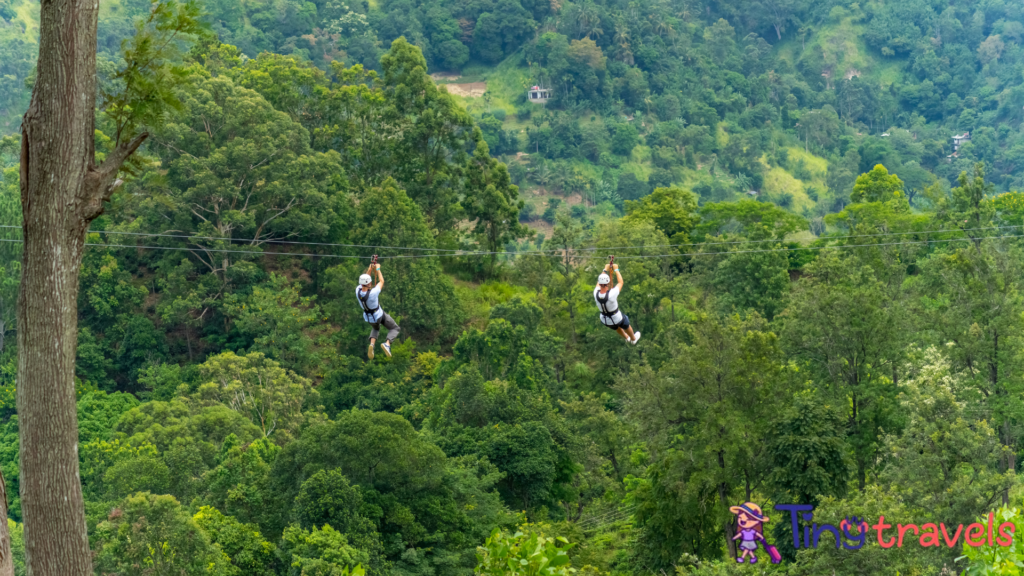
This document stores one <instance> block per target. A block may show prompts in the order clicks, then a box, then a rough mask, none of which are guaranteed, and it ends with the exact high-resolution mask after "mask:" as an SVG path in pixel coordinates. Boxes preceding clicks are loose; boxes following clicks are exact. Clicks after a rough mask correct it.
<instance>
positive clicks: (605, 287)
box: [594, 256, 640, 344]
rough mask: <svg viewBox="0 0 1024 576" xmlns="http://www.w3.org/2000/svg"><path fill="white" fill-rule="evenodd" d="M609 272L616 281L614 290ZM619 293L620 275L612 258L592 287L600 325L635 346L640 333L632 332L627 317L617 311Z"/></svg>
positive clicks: (620, 286) (620, 290) (620, 288)
mask: <svg viewBox="0 0 1024 576" xmlns="http://www.w3.org/2000/svg"><path fill="white" fill-rule="evenodd" d="M611 272H614V273H615V279H616V281H617V284H616V285H615V287H614V288H611V281H612V279H611V276H609V273H611ZM620 292H622V275H621V274H619V266H618V265H617V264H615V257H614V256H612V257H611V259H610V260H609V261H608V264H607V265H606V266H605V267H604V271H603V272H601V275H600V276H598V277H597V286H595V287H594V300H595V301H596V302H597V307H598V309H599V310H600V311H601V323H602V324H604V325H605V326H607V327H609V328H612V329H614V330H615V331H616V332H618V333H619V335H620V336H622V337H623V338H625V339H626V342H629V343H630V344H636V343H637V342H639V341H640V332H636V333H634V332H633V327H632V326H630V325H629V316H626V315H625V314H624V313H623V312H622V311H621V310H619V293H620Z"/></svg>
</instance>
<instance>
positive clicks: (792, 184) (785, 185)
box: [764, 166, 814, 213]
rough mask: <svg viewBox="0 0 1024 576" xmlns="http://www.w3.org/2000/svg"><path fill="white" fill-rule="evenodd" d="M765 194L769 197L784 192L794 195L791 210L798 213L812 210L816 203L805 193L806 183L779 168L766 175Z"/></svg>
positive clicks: (769, 171)
mask: <svg viewBox="0 0 1024 576" xmlns="http://www.w3.org/2000/svg"><path fill="white" fill-rule="evenodd" d="M764 192H765V193H767V194H769V195H776V194H781V193H782V192H788V193H789V194H792V195H793V205H792V207H791V209H792V210H793V211H794V212H797V213H799V212H800V211H802V210H803V209H804V208H807V209H810V208H811V207H812V206H814V202H813V201H811V198H810V197H809V196H808V195H807V192H806V191H805V186H804V183H803V182H802V181H800V180H797V179H796V178H794V177H793V175H792V174H790V173H789V172H786V170H784V169H783V168H781V167H778V166H776V167H775V168H772V169H770V170H768V172H767V173H766V174H765V177H764Z"/></svg>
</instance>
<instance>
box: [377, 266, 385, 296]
mask: <svg viewBox="0 0 1024 576" xmlns="http://www.w3.org/2000/svg"><path fill="white" fill-rule="evenodd" d="M376 266H377V280H378V282H377V289H378V290H383V289H384V274H382V273H381V271H380V264H377V265H376Z"/></svg>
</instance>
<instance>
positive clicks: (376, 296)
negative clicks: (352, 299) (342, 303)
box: [356, 286, 384, 324]
mask: <svg viewBox="0 0 1024 576" xmlns="http://www.w3.org/2000/svg"><path fill="white" fill-rule="evenodd" d="M362 296H363V289H362V287H361V286H356V299H358V300H359V308H360V309H362V310H363V320H365V321H367V322H369V323H371V324H376V323H378V322H380V319H381V318H382V317H383V316H384V310H382V309H381V307H380V288H377V287H376V286H374V287H373V288H371V289H370V294H369V295H367V296H366V303H365V304H364V303H363V298H362ZM363 306H366V308H363ZM374 308H376V309H377V311H376V312H374V313H373V314H367V313H366V310H373V309H374Z"/></svg>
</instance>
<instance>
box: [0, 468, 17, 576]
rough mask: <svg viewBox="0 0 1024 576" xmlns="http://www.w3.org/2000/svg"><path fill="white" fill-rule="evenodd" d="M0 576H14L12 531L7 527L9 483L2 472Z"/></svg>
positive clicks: (0, 485) (0, 477)
mask: <svg viewBox="0 0 1024 576" xmlns="http://www.w3.org/2000/svg"><path fill="white" fill-rule="evenodd" d="M0 576H14V557H13V556H12V555H11V530H10V528H8V526H7V482H5V481H4V475H3V472H0Z"/></svg>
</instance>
